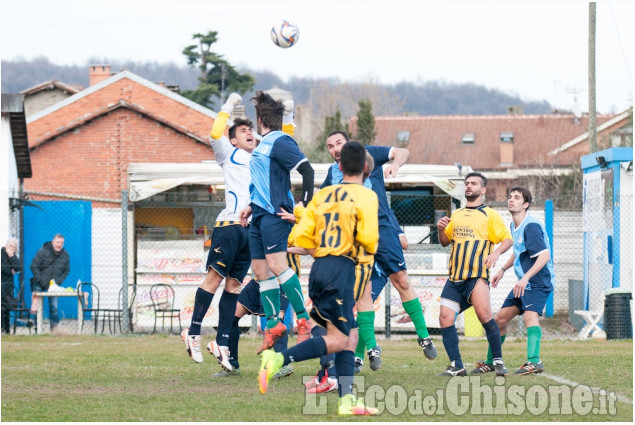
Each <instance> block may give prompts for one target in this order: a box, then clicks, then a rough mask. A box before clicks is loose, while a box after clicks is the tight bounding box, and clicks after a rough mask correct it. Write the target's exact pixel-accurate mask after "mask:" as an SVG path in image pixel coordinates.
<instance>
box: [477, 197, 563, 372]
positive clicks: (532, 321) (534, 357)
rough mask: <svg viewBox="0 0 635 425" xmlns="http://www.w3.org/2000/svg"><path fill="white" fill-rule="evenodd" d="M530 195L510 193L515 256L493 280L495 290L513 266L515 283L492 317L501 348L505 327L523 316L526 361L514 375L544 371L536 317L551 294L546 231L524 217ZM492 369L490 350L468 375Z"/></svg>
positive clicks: (512, 256)
mask: <svg viewBox="0 0 635 425" xmlns="http://www.w3.org/2000/svg"><path fill="white" fill-rule="evenodd" d="M531 201H532V196H531V192H530V191H529V190H528V189H526V188H524V187H513V188H512V189H511V190H510V191H509V198H508V201H507V209H508V210H509V212H510V213H511V215H512V222H511V224H510V228H511V234H512V239H513V241H514V253H513V254H512V255H511V256H510V257H509V260H507V262H506V263H505V264H504V265H503V267H502V268H501V269H500V270H499V271H498V273H496V274H495V275H494V277H493V278H492V287H494V288H496V286H497V285H498V282H499V281H500V280H501V279H502V278H503V275H504V274H505V271H506V270H508V269H510V268H512V267H514V272H516V277H518V282H517V283H516V285H514V288H513V289H512V290H511V291H510V293H509V295H507V299H505V301H504V302H503V305H502V307H501V309H500V310H499V311H498V313H496V316H494V320H496V324H498V327H499V329H500V335H501V336H500V338H501V345H502V344H503V342H504V341H505V336H506V335H507V324H508V323H509V322H510V320H512V319H513V318H514V317H516V316H518V315H522V316H523V318H524V319H525V328H526V329H527V361H526V362H525V363H524V364H523V365H522V366H521V367H520V369H518V370H517V371H516V372H514V374H515V375H529V374H531V373H542V372H543V371H544V370H545V367H544V365H543V363H542V362H541V361H540V338H541V336H542V331H541V329H540V323H539V321H538V318H539V317H540V316H542V311H543V310H544V308H545V304H546V302H547V298H549V294H551V293H552V292H553V282H554V279H555V277H554V273H553V263H552V262H551V252H550V251H551V249H550V245H549V238H548V237H547V232H546V230H545V228H544V226H543V225H542V223H540V222H539V221H538V220H536V219H535V218H534V217H532V216H531V215H529V214H527V210H528V209H529V206H530V205H531ZM493 370H494V366H493V357H492V350H491V349H490V350H489V351H488V353H487V360H486V361H484V362H478V363H477V364H476V369H474V370H473V371H472V372H471V373H474V374H478V373H487V372H491V371H493Z"/></svg>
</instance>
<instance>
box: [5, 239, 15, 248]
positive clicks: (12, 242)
mask: <svg viewBox="0 0 635 425" xmlns="http://www.w3.org/2000/svg"><path fill="white" fill-rule="evenodd" d="M11 245H13V246H15V247H16V248H17V247H18V240H17V239H16V238H9V240H8V241H7V243H6V244H5V245H4V246H5V248H6V247H9V246H11Z"/></svg>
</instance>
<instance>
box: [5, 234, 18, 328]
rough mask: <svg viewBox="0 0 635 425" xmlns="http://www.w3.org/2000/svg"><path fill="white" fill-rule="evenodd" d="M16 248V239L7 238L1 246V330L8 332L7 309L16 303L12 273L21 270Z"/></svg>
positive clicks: (13, 306)
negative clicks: (5, 242)
mask: <svg viewBox="0 0 635 425" xmlns="http://www.w3.org/2000/svg"><path fill="white" fill-rule="evenodd" d="M17 249H18V241H16V240H15V239H9V240H8V241H7V244H6V245H5V246H4V247H2V250H1V251H2V252H1V256H2V263H1V264H2V273H1V275H2V279H1V282H2V332H4V333H7V334H8V333H9V327H10V326H9V324H10V322H9V320H10V319H9V309H10V308H15V307H16V305H17V302H16V299H15V297H14V295H13V289H14V288H13V275H14V274H15V273H18V272H20V271H21V270H22V265H21V264H20V259H19V258H18V256H17V255H16V253H15V251H16V250H17Z"/></svg>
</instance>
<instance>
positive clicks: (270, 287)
mask: <svg viewBox="0 0 635 425" xmlns="http://www.w3.org/2000/svg"><path fill="white" fill-rule="evenodd" d="M258 283H259V285H260V303H261V304H262V308H263V310H264V311H265V317H266V318H267V329H271V328H273V327H274V326H276V325H277V324H278V322H279V321H280V319H279V318H278V313H279V312H280V285H279V284H278V279H276V277H275V276H273V277H270V278H269V279H266V280H263V281H261V282H258Z"/></svg>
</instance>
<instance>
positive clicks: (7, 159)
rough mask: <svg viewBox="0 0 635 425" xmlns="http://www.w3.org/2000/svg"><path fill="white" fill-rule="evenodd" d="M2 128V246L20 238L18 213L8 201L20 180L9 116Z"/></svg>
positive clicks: (0, 156)
mask: <svg viewBox="0 0 635 425" xmlns="http://www.w3.org/2000/svg"><path fill="white" fill-rule="evenodd" d="M0 128H1V133H0V145H1V146H0V200H2V202H0V246H4V244H5V243H6V241H7V239H8V238H10V237H11V238H16V239H19V238H18V236H19V228H18V222H17V220H18V216H17V214H18V213H17V210H16V211H15V212H14V213H11V211H10V209H9V201H8V199H9V198H12V197H17V194H18V189H19V181H18V168H17V164H16V162H15V154H14V152H13V139H12V137H11V126H10V124H9V119H8V118H6V117H2V125H1V126H0Z"/></svg>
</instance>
